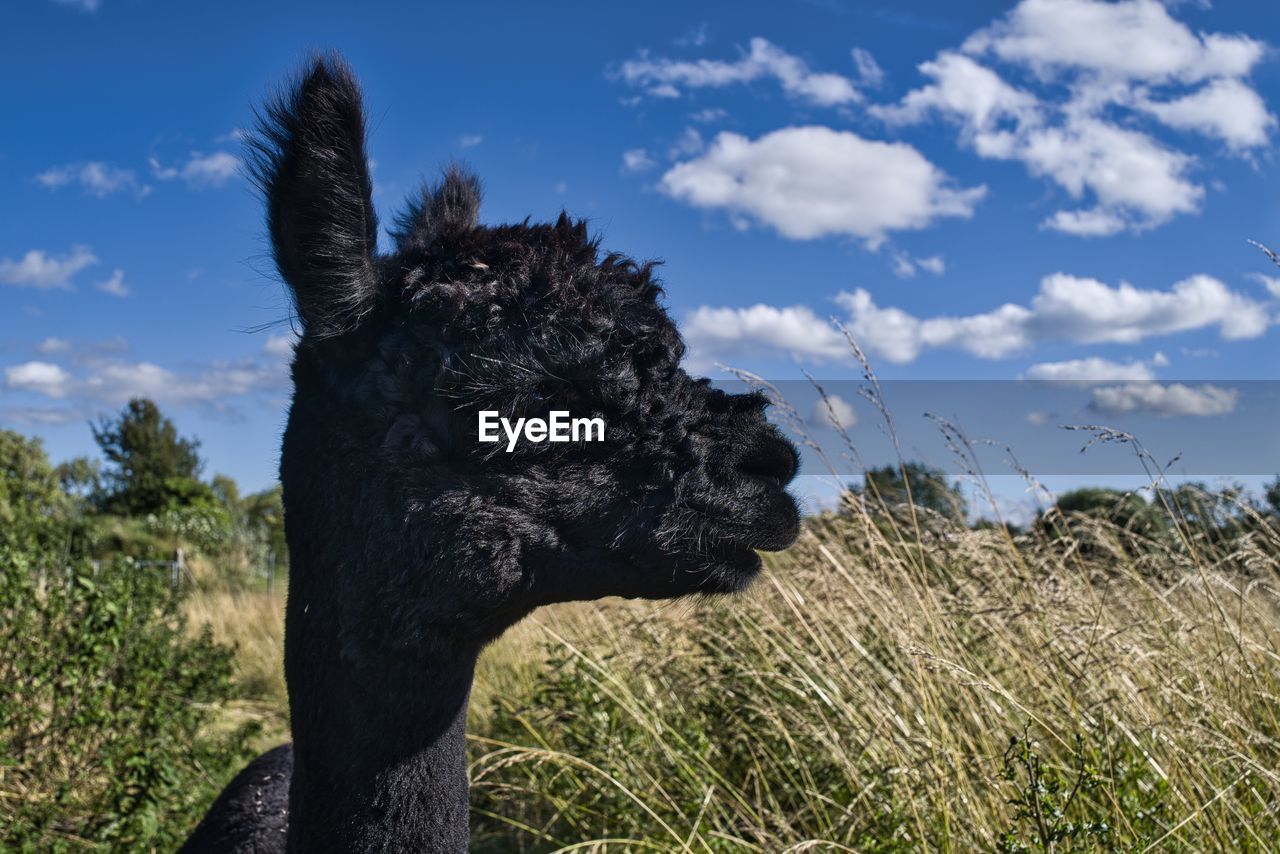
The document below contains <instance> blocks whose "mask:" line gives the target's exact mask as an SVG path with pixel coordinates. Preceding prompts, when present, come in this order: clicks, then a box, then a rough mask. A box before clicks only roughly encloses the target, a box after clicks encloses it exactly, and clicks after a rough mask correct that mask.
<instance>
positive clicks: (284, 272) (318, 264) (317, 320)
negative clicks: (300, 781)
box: [250, 54, 378, 335]
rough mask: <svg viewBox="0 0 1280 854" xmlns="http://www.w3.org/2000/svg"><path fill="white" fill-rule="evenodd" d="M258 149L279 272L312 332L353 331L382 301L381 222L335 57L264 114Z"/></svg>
mask: <svg viewBox="0 0 1280 854" xmlns="http://www.w3.org/2000/svg"><path fill="white" fill-rule="evenodd" d="M250 147H251V153H252V158H251V167H250V169H251V173H252V177H253V179H254V181H255V183H256V184H257V185H258V187H259V189H260V190H261V191H262V194H263V197H264V198H265V200H266V203H267V228H268V230H269V231H270V234H271V245H272V250H273V252H274V254H275V261H276V267H277V268H278V269H279V270H280V275H281V277H282V278H283V279H284V280H285V282H287V283H288V284H289V287H290V289H291V290H292V292H293V299H294V303H295V304H296V306H297V309H298V315H299V317H301V319H302V322H303V324H304V325H305V327H306V329H307V331H308V332H311V333H313V334H318V335H330V334H336V333H339V332H342V331H344V330H346V329H348V328H350V327H351V326H352V325H354V323H355V322H356V321H358V320H359V318H360V317H361V316H362V315H363V314H365V313H366V312H367V311H369V309H370V308H371V307H372V305H373V302H374V301H375V300H376V298H377V295H378V284H377V276H376V274H375V272H374V269H373V256H374V253H375V252H376V250H377V243H378V220H377V216H376V214H375V213H374V210H373V187H372V182H371V180H370V177H369V162H368V158H367V156H366V154H365V121H364V109H363V107H362V105H361V99H360V87H359V85H358V84H357V83H356V80H355V76H354V75H353V74H352V72H351V69H350V68H349V67H348V66H347V65H346V63H345V62H344V61H343V60H342V59H341V58H340V57H339V56H337V55H335V54H329V55H322V56H317V57H316V58H315V59H313V60H312V61H311V62H310V64H309V65H308V67H307V68H306V70H305V72H304V73H303V74H302V75H301V76H300V77H299V78H298V79H297V80H296V81H295V82H294V83H293V84H292V85H290V86H288V87H287V89H286V90H284V91H283V92H282V93H281V94H280V95H279V96H277V97H276V98H275V99H274V100H272V101H271V102H270V103H268V104H267V105H266V108H265V110H264V111H263V113H261V114H259V116H258V130H257V134H256V135H255V136H254V137H253V138H252V140H251V142H250Z"/></svg>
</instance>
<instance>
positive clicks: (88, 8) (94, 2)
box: [53, 0, 101, 12]
mask: <svg viewBox="0 0 1280 854" xmlns="http://www.w3.org/2000/svg"><path fill="white" fill-rule="evenodd" d="M53 2H55V3H57V4H58V5H59V6H74V7H76V8H77V9H79V10H80V11H81V12H96V11H98V6H100V5H101V2H100V0H53Z"/></svg>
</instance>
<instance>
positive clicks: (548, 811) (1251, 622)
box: [471, 342, 1280, 852]
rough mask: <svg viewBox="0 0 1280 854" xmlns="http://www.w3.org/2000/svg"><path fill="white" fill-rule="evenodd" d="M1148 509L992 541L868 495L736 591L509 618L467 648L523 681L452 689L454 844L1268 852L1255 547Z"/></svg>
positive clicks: (1264, 605) (1264, 591)
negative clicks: (460, 808) (726, 595)
mask: <svg viewBox="0 0 1280 854" xmlns="http://www.w3.org/2000/svg"><path fill="white" fill-rule="evenodd" d="M850 343H851V344H852V342H850ZM854 348H855V351H856V345H854ZM858 355H859V356H861V354H860V352H858ZM863 364H864V367H866V374H865V378H866V383H867V385H866V389H865V390H866V393H867V397H868V399H869V400H871V402H872V403H873V404H875V405H876V406H877V407H878V408H879V410H880V412H881V414H882V416H883V418H884V421H885V425H886V427H887V429H888V430H889V431H890V433H892V431H893V419H892V417H891V416H890V413H889V409H888V407H887V405H885V403H884V401H883V398H882V396H881V394H880V389H879V386H878V383H877V382H876V380H875V377H874V374H873V373H872V372H871V370H870V368H869V367H867V366H866V363H865V360H864V362H863ZM747 378H748V379H751V378H750V377H747ZM819 391H820V392H821V388H819ZM783 408H784V412H783V414H784V417H785V416H786V415H787V410H786V408H785V403H784V404H783ZM790 414H791V415H793V416H794V412H791V413H790ZM939 427H940V428H941V429H943V430H945V431H948V438H949V439H950V440H951V442H952V444H953V447H954V448H955V449H956V451H957V453H958V454H959V455H960V457H961V458H962V459H969V460H972V455H971V454H967V448H966V444H965V443H966V440H965V437H964V435H963V433H962V431H960V430H959V429H958V428H957V427H955V425H950V424H947V423H945V422H941V421H939ZM846 438H847V437H846ZM1097 438H1098V439H1099V440H1102V441H1109V442H1115V441H1120V442H1127V443H1130V444H1132V445H1133V446H1134V448H1135V451H1136V452H1137V455H1136V459H1137V460H1138V461H1139V462H1140V463H1141V465H1142V466H1143V467H1144V468H1145V469H1146V470H1147V471H1148V473H1149V474H1151V476H1152V478H1153V485H1154V486H1156V487H1162V486H1166V484H1164V482H1163V480H1162V476H1161V473H1160V472H1159V471H1158V468H1157V467H1156V466H1155V464H1154V461H1152V460H1151V458H1150V457H1149V455H1146V454H1145V452H1143V450H1142V448H1141V446H1140V445H1139V444H1138V442H1137V440H1136V439H1134V437H1132V436H1128V435H1127V434H1121V433H1115V432H1114V431H1112V432H1106V433H1105V435H1102V436H1099V437H1097ZM848 451H849V452H850V453H851V455H853V456H854V457H855V458H856V454H857V449H856V448H855V447H853V445H852V443H851V442H850V444H849V447H848ZM972 473H973V474H974V475H975V480H976V482H978V483H979V484H981V483H983V481H982V477H981V474H980V472H977V471H973V472H972ZM1024 474H1025V473H1024ZM1027 477H1028V479H1029V480H1033V479H1032V478H1031V477H1030V475H1027ZM1033 486H1034V483H1033ZM1158 495H1159V496H1160V501H1159V503H1158V508H1157V509H1158V511H1159V512H1160V513H1161V514H1163V515H1164V516H1165V527H1164V529H1163V531H1162V533H1160V534H1159V535H1153V533H1152V531H1151V529H1150V528H1142V529H1134V528H1132V527H1125V526H1123V525H1120V524H1117V523H1115V522H1112V521H1109V520H1108V519H1106V518H1097V517H1078V518H1070V519H1066V518H1062V517H1061V516H1060V515H1057V514H1055V513H1050V514H1049V515H1047V516H1046V517H1044V519H1042V520H1041V523H1040V524H1038V525H1037V526H1034V527H1033V528H1032V530H1031V532H1030V533H1027V534H1021V535H1015V534H1013V533H1012V532H1011V531H1010V530H1009V529H1006V528H1005V527H995V528H991V529H986V530H972V529H969V528H966V527H963V526H961V525H957V524H955V523H954V522H949V521H947V520H946V519H944V518H941V517H938V516H936V515H935V514H930V513H928V512H926V511H924V510H921V509H917V508H914V507H912V506H909V505H908V506H898V507H889V506H886V505H885V503H884V502H883V501H881V500H880V499H879V496H876V495H874V494H872V495H868V496H865V497H864V498H863V499H860V500H850V501H847V502H846V503H845V505H844V506H843V507H842V508H841V509H840V510H839V511H838V512H830V513H825V514H822V515H819V516H817V517H814V518H811V519H809V520H808V522H807V524H806V525H805V528H804V531H803V534H802V536H801V539H800V541H799V542H798V543H797V544H796V546H794V547H793V548H792V549H791V550H789V551H788V552H787V553H785V554H783V555H780V556H776V557H775V558H773V559H771V560H770V561H768V568H767V569H768V571H767V572H766V573H765V575H764V576H763V578H762V579H761V580H760V581H759V582H758V583H757V585H756V587H755V589H754V590H753V591H752V592H751V594H750V595H748V596H746V597H744V598H743V599H740V600H735V601H726V600H713V601H707V602H700V603H697V604H696V605H694V606H687V605H679V604H677V605H656V606H653V605H635V604H630V605H625V606H604V607H598V608H592V609H590V610H589V611H588V612H586V613H584V612H582V611H581V610H576V611H570V612H569V613H568V614H567V615H566V614H565V613H554V612H553V613H551V614H548V615H546V616H535V617H534V618H533V621H532V622H531V623H530V624H528V625H526V627H525V629H524V630H523V631H522V632H521V634H519V635H517V636H512V637H508V638H505V639H504V640H503V641H501V642H500V643H499V644H498V645H497V646H496V648H495V650H494V651H493V653H492V654H493V656H494V660H497V661H513V662H527V661H535V662H539V667H540V668H541V669H539V670H538V671H537V681H536V682H535V683H534V684H532V685H529V684H528V683H527V677H524V678H523V679H524V681H522V682H521V683H520V684H519V687H518V689H517V690H507V689H503V688H499V687H496V685H497V683H499V682H500V680H502V679H505V678H507V677H506V676H505V675H504V674H503V671H502V670H501V669H500V668H493V667H490V668H488V669H482V670H481V672H480V674H478V684H479V685H480V686H481V689H482V691H483V692H484V693H485V694H486V695H487V696H488V697H489V698H490V701H491V708H490V709H489V710H488V712H487V715H486V719H485V723H486V727H485V728H481V729H480V730H479V731H477V732H475V734H474V736H473V739H472V741H473V745H472V746H473V762H472V766H471V778H472V781H473V787H474V788H473V809H474V823H475V825H476V828H475V847H476V848H477V849H478V850H493V851H520V850H626V851H632V850H636V851H639V850H662V851H698V852H719V851H768V852H774V851H802V850H837V851H898V850H903V851H907V850H912V851H914V850H921V849H928V850H941V851H971V850H991V849H997V850H1004V851H1066V850H1096V849H1103V850H1136V851H1144V850H1182V851H1241V850H1250V851H1275V850H1280V772H1277V768H1280V533H1278V531H1277V527H1276V522H1275V520H1274V519H1271V518H1264V517H1262V516H1260V515H1259V514H1258V513H1257V512H1256V511H1255V510H1254V509H1253V508H1251V507H1249V506H1248V505H1246V504H1244V503H1237V504H1236V505H1235V506H1234V507H1232V508H1229V509H1230V512H1231V513H1232V514H1233V515H1234V517H1235V519H1236V522H1235V524H1234V526H1233V527H1232V528H1230V530H1224V529H1222V528H1215V527H1213V526H1210V525H1202V524H1200V522H1197V521H1196V520H1195V518H1194V517H1193V515H1191V514H1188V513H1187V512H1186V510H1187V508H1186V507H1184V506H1182V505H1181V504H1179V503H1178V501H1177V500H1176V499H1175V498H1173V497H1171V493H1170V492H1169V491H1168V490H1160V491H1158ZM992 503H993V506H994V504H995V502H994V501H993V502H992ZM530 626H532V627H533V628H536V629H537V631H530V628H529V627H530ZM539 635H540V637H539ZM523 666H526V667H527V665H523Z"/></svg>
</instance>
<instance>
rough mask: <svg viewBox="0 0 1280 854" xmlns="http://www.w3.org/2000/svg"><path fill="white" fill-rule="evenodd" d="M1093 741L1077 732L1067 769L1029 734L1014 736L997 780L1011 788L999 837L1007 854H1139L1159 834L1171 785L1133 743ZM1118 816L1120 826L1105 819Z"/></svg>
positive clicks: (1025, 730) (1098, 737)
mask: <svg viewBox="0 0 1280 854" xmlns="http://www.w3.org/2000/svg"><path fill="white" fill-rule="evenodd" d="M1091 735H1093V737H1094V739H1093V741H1094V742H1095V743H1090V742H1088V741H1086V739H1085V736H1084V735H1082V734H1080V733H1077V734H1076V737H1075V744H1074V748H1073V750H1072V751H1071V754H1072V756H1071V758H1070V764H1068V765H1065V766H1064V765H1062V764H1059V763H1056V762H1054V761H1053V760H1052V759H1050V758H1048V757H1046V756H1045V755H1044V745H1042V744H1041V743H1040V742H1038V741H1037V740H1035V739H1034V738H1033V737H1032V735H1031V729H1030V727H1029V726H1027V727H1024V728H1023V731H1022V735H1020V736H1012V737H1010V739H1009V748H1008V749H1007V750H1006V751H1005V753H1004V757H1003V764H1002V767H1001V769H1000V779H1001V780H1002V781H1003V782H1004V783H1005V785H1006V787H1007V789H1008V791H1009V799H1008V804H1009V806H1010V807H1011V808H1012V814H1011V818H1012V823H1011V825H1010V827H1009V828H1008V829H1007V830H1006V831H1005V832H1004V834H1003V835H1002V836H1001V839H1000V849H999V850H1000V851H1002V852H1005V854H1026V853H1027V852H1047V851H1062V852H1066V851H1096V850H1098V849H1110V850H1115V849H1119V850H1133V849H1141V848H1144V847H1145V846H1146V845H1148V844H1150V843H1151V842H1153V841H1155V839H1156V838H1157V837H1159V836H1160V835H1161V832H1162V831H1161V820H1162V819H1164V818H1166V816H1165V812H1166V805H1165V802H1164V799H1165V797H1166V796H1167V793H1168V784H1167V783H1165V781H1164V780H1163V779H1161V778H1160V777H1159V776H1158V775H1156V774H1155V772H1154V771H1152V769H1151V766H1150V765H1148V764H1147V763H1146V762H1145V761H1143V759H1142V757H1141V756H1140V755H1136V754H1135V752H1134V750H1133V746H1132V745H1131V744H1129V743H1127V742H1120V741H1117V742H1116V743H1113V744H1106V743H1104V742H1103V738H1102V734H1101V733H1099V732H1097V731H1092V732H1091ZM1117 815H1118V816H1119V818H1118V822H1117V823H1112V822H1108V820H1107V817H1108V816H1117Z"/></svg>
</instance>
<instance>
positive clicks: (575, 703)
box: [472, 609, 920, 852]
mask: <svg viewBox="0 0 1280 854" xmlns="http://www.w3.org/2000/svg"><path fill="white" fill-rule="evenodd" d="M702 616H703V619H702V620H700V621H699V622H698V623H697V624H696V626H694V627H691V632H692V633H691V635H690V636H689V637H688V638H687V641H688V643H689V644H690V646H689V647H688V648H682V649H680V650H679V651H678V653H677V652H673V651H668V653H667V654H663V653H661V652H659V650H661V649H662V648H663V646H664V645H665V644H666V642H667V640H668V638H666V637H664V636H663V635H661V634H658V633H654V632H653V631H652V630H650V629H648V628H647V627H646V626H645V625H644V624H643V623H642V622H641V623H636V624H628V625H626V626H621V627H619V636H620V637H627V638H630V641H629V643H631V644H634V645H636V646H637V647H639V648H642V649H644V650H647V651H648V652H647V655H646V656H645V660H644V663H643V666H642V669H637V666H636V662H634V661H632V660H630V659H626V658H625V657H624V656H622V655H621V654H617V655H614V656H611V657H609V658H605V659H603V660H601V661H598V662H597V661H592V660H590V659H587V658H585V657H584V656H582V655H581V654H578V653H576V652H575V651H572V650H569V651H566V650H565V648H563V647H559V646H552V647H550V648H549V650H548V653H549V658H548V663H547V667H546V669H545V670H543V671H541V672H540V673H539V675H538V678H537V680H536V683H535V684H534V686H533V688H532V690H531V692H530V693H529V694H528V695H526V696H524V697H523V698H518V697H497V698H496V699H495V700H494V704H493V708H492V710H491V714H490V716H489V717H488V719H487V722H486V726H485V729H484V732H485V736H486V737H487V738H492V739H494V740H495V741H497V742H509V743H512V744H529V743H531V742H532V743H534V744H537V745H538V749H537V750H535V751H534V752H533V753H532V754H525V755H523V756H520V751H512V752H510V753H506V752H502V753H497V754H494V753H491V754H489V756H488V757H487V758H488V759H490V760H493V761H492V764H491V763H490V762H487V761H482V762H480V763H479V764H478V765H477V766H475V767H473V779H474V785H473V789H472V815H473V843H472V846H473V850H475V851H482V852H483V851H495V852H496V851H503V852H508V851H550V850H556V849H557V848H558V847H560V846H564V845H569V844H572V843H574V842H580V841H582V840H585V839H613V840H636V841H642V842H643V844H642V845H639V846H638V847H636V848H634V849H632V848H630V847H628V846H626V845H622V846H620V847H619V850H683V849H682V848H681V845H680V842H681V841H682V840H683V839H685V838H687V837H689V836H690V835H691V834H696V835H697V837H698V840H699V848H698V849H697V850H715V851H742V850H765V851H778V850H783V849H784V848H787V846H788V844H790V843H794V842H795V841H796V840H799V839H804V838H806V834H816V835H817V836H818V838H821V839H823V840H828V841H832V842H839V843H841V844H843V845H846V846H849V847H850V848H851V849H852V850H857V851H865V852H899V851H901V852H906V851H912V850H917V849H918V847H919V843H920V840H919V838H918V836H916V829H915V828H913V827H912V826H911V825H912V822H911V820H910V817H909V816H908V815H907V814H905V813H904V812H903V811H902V810H901V809H899V808H897V806H896V805H895V804H894V802H893V798H892V795H891V793H890V786H889V778H888V775H887V769H880V770H876V769H873V768H864V769H862V770H863V771H864V772H865V775H863V774H860V775H859V776H858V777H852V776H850V775H849V773H848V770H849V769H848V765H847V762H846V761H845V757H844V756H842V755H841V754H840V752H839V751H834V750H833V749H832V748H833V745H832V741H831V739H832V738H833V737H835V738H837V740H838V739H839V736H838V735H836V734H833V733H831V732H830V731H825V730H823V729H822V728H821V727H820V726H814V725H813V724H814V723H815V722H814V721H812V720H810V719H808V717H807V716H808V713H809V711H810V710H808V709H806V708H805V704H804V703H803V701H802V699H801V698H799V697H797V696H796V693H795V690H796V685H797V684H800V682H801V681H802V680H803V678H804V674H803V673H802V672H801V669H802V666H801V665H799V664H798V663H796V662H790V661H788V660H785V659H779V660H777V661H775V662H773V668H772V669H771V671H764V670H762V664H763V663H764V662H763V661H762V659H761V658H760V652H761V650H759V649H758V648H752V641H753V640H755V639H753V638H751V637H750V632H749V631H744V628H745V627H744V626H743V624H742V623H741V621H740V618H738V617H735V616H734V615H731V614H726V613H724V612H723V611H718V610H716V609H708V610H707V611H706V613H705V614H704V615H702ZM737 644H742V647H743V648H741V649H736V648H734V647H735V645H737ZM517 756H519V757H520V758H519V760H517ZM646 780H647V781H660V783H657V785H656V786H653V787H645V785H644V784H643V783H641V782H640V781H646ZM512 819H515V820H514V821H512ZM534 828H536V830H534ZM718 837H719V838H718Z"/></svg>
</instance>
